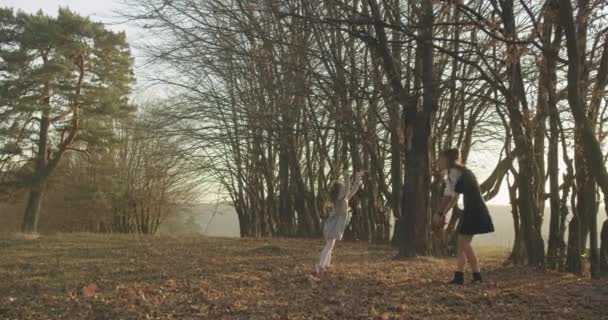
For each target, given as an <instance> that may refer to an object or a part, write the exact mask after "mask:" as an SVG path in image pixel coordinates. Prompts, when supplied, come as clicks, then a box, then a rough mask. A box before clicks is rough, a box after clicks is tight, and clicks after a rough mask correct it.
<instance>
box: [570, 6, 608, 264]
mask: <svg viewBox="0 0 608 320" xmlns="http://www.w3.org/2000/svg"><path fill="white" fill-rule="evenodd" d="M559 4H560V6H559V12H560V23H561V25H562V26H563V28H564V32H565V34H566V44H567V49H568V61H569V63H568V104H569V106H570V110H571V111H572V115H573V116H574V120H575V122H576V124H577V127H579V130H578V132H579V134H580V137H581V142H582V147H583V151H584V153H585V157H586V158H587V160H588V164H589V166H588V168H589V170H590V171H591V174H592V175H593V176H594V177H595V179H596V181H597V183H598V185H599V186H600V188H601V190H602V193H603V194H604V201H605V203H607V204H608V172H607V171H606V166H605V163H604V155H603V152H602V149H601V146H600V144H599V141H598V140H597V137H596V136H595V128H594V126H593V124H592V122H591V121H590V119H589V118H588V117H587V115H586V114H585V104H584V102H583V99H584V94H583V93H582V92H581V90H582V89H583V87H582V83H581V70H582V68H583V66H582V65H581V57H582V55H583V54H584V52H581V49H580V48H579V46H578V43H579V41H578V39H577V37H578V34H577V30H576V28H575V25H574V20H573V16H572V4H571V3H570V1H568V0H560V1H559ZM596 90H597V89H596ZM606 207H608V206H606ZM579 214H580V213H579ZM594 256H595V254H594ZM594 263H595V262H594ZM600 273H601V271H600Z"/></svg>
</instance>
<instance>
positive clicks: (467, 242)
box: [458, 234, 479, 273]
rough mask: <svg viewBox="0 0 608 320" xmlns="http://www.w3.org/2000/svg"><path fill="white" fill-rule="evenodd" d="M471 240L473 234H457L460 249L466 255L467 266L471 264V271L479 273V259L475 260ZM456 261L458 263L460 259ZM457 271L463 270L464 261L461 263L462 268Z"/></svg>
mask: <svg viewBox="0 0 608 320" xmlns="http://www.w3.org/2000/svg"><path fill="white" fill-rule="evenodd" d="M472 241H473V236H470V235H462V234H461V235H458V245H461V244H462V251H463V253H464V255H465V257H466V260H467V261H468V262H469V266H471V271H473V272H474V273H479V261H477V256H476V255H475V250H473V247H472V246H471V242H472ZM458 262H459V263H460V260H459V261H458ZM459 267H460V264H459ZM458 271H464V263H463V264H462V268H461V269H459V270H458Z"/></svg>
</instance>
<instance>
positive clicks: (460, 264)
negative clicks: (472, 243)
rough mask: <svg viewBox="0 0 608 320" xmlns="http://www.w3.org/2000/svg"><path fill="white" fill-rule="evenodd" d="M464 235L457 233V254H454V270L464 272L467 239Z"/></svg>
mask: <svg viewBox="0 0 608 320" xmlns="http://www.w3.org/2000/svg"><path fill="white" fill-rule="evenodd" d="M465 237H466V236H463V235H461V234H459V235H458V248H456V249H457V251H458V254H457V255H456V257H457V258H458V259H457V260H456V271H457V272H464V266H465V265H466V263H467V254H466V249H465V248H466V246H467V239H466V238H465Z"/></svg>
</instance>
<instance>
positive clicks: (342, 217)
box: [323, 172, 361, 240]
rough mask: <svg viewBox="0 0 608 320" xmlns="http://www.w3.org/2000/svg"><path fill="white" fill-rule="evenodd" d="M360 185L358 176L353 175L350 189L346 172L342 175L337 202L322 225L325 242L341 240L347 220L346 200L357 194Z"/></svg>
mask: <svg viewBox="0 0 608 320" xmlns="http://www.w3.org/2000/svg"><path fill="white" fill-rule="evenodd" d="M360 185H361V176H360V175H357V174H355V181H354V182H353V185H352V187H351V185H350V179H349V177H348V172H345V173H344V185H343V186H342V188H341V190H340V193H339V194H338V200H336V202H334V204H333V207H332V210H331V213H330V214H329V217H328V218H327V220H325V223H324V224H323V236H324V237H325V240H332V239H336V240H341V239H342V235H343V234H344V229H346V222H347V220H348V200H350V198H352V197H353V196H354V195H355V193H357V190H358V189H359V186H360Z"/></svg>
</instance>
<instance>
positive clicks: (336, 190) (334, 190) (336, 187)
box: [329, 181, 342, 203]
mask: <svg viewBox="0 0 608 320" xmlns="http://www.w3.org/2000/svg"><path fill="white" fill-rule="evenodd" d="M341 189H342V182H340V181H334V183H332V184H331V187H330V188H329V200H331V202H332V203H334V202H336V201H338V196H339V195H340V190H341Z"/></svg>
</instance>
